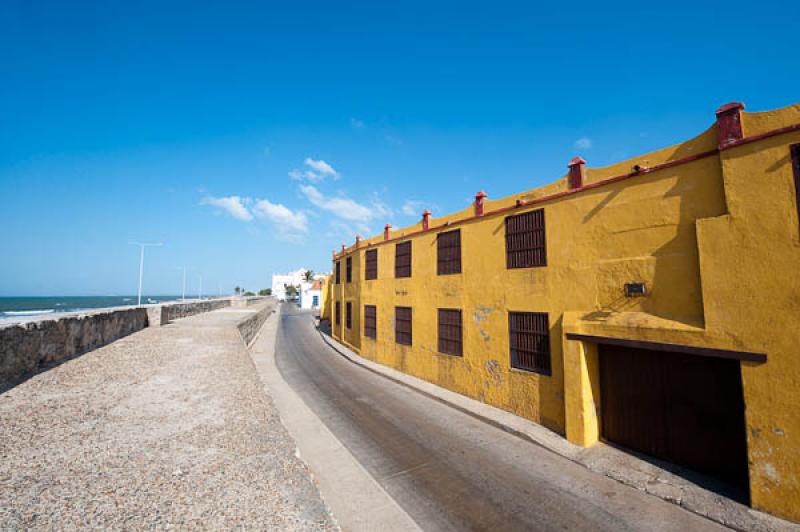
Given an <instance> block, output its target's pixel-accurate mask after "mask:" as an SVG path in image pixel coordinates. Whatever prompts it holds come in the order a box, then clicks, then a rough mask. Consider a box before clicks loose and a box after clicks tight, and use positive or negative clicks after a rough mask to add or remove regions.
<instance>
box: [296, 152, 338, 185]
mask: <svg viewBox="0 0 800 532" xmlns="http://www.w3.org/2000/svg"><path fill="white" fill-rule="evenodd" d="M303 164H305V165H306V166H308V167H309V168H310V170H298V169H297V168H295V169H293V170H292V171H290V172H289V177H290V178H291V179H294V180H295V181H308V182H309V183H319V182H321V181H324V180H325V178H326V177H332V178H333V179H339V177H340V176H339V172H337V171H336V170H335V169H334V168H333V166H331V165H330V164H328V163H326V162H325V161H323V160H322V159H320V160H319V161H315V160H314V159H312V158H310V157H306V158H305V160H304V161H303Z"/></svg>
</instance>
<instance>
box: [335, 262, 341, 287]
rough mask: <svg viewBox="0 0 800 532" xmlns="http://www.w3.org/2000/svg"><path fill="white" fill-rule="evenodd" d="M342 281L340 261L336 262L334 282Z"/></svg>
mask: <svg viewBox="0 0 800 532" xmlns="http://www.w3.org/2000/svg"><path fill="white" fill-rule="evenodd" d="M341 281H342V261H338V262H337V263H336V284H339V283H340V282H341Z"/></svg>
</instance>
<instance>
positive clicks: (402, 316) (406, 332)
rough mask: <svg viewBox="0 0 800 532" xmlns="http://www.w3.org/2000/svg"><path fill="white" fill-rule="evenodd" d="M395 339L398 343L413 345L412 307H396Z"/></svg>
mask: <svg viewBox="0 0 800 532" xmlns="http://www.w3.org/2000/svg"><path fill="white" fill-rule="evenodd" d="M394 340H395V342H397V343H398V344H402V345H411V307H395V308H394Z"/></svg>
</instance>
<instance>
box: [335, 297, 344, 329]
mask: <svg viewBox="0 0 800 532" xmlns="http://www.w3.org/2000/svg"><path fill="white" fill-rule="evenodd" d="M333 309H334V312H333V319H334V321H335V322H336V325H341V324H342V303H341V301H337V302H336V303H335V304H334V305H333Z"/></svg>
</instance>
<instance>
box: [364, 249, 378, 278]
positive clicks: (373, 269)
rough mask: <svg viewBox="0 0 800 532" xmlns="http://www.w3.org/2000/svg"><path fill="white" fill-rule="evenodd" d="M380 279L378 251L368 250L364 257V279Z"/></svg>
mask: <svg viewBox="0 0 800 532" xmlns="http://www.w3.org/2000/svg"><path fill="white" fill-rule="evenodd" d="M377 278H378V250H377V249H368V250H367V252H366V254H365V255H364V279H366V280H367V281H369V280H370V279H377Z"/></svg>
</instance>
